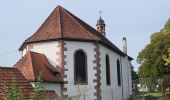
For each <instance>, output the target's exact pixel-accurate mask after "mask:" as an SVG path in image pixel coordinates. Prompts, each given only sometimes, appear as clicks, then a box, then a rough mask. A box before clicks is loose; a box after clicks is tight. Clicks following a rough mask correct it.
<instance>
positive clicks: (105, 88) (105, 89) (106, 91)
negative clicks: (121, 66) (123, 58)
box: [100, 45, 122, 100]
mask: <svg viewBox="0 0 170 100" xmlns="http://www.w3.org/2000/svg"><path fill="white" fill-rule="evenodd" d="M106 54H108V55H109V60H110V78H111V85H107V84H106V62H105V58H106ZM100 58H101V68H102V69H101V89H102V99H103V100H122V88H121V87H120V86H118V82H117V59H120V56H119V55H118V54H116V53H114V52H113V51H111V50H110V49H108V48H106V47H104V46H102V45H100Z"/></svg>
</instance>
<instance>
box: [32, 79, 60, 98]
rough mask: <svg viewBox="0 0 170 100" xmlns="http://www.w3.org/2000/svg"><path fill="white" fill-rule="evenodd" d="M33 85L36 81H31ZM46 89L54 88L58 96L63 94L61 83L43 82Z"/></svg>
mask: <svg viewBox="0 0 170 100" xmlns="http://www.w3.org/2000/svg"><path fill="white" fill-rule="evenodd" d="M31 84H32V86H33V87H34V86H35V84H34V82H31ZM42 85H43V87H44V90H53V91H55V93H56V94H57V95H58V96H61V84H59V83H46V82H43V83H42Z"/></svg>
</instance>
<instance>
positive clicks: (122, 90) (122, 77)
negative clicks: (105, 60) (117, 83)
mask: <svg viewBox="0 0 170 100" xmlns="http://www.w3.org/2000/svg"><path fill="white" fill-rule="evenodd" d="M120 62H121V63H120V64H121V84H122V100H124V93H123V90H124V89H123V75H122V58H121V56H120Z"/></svg>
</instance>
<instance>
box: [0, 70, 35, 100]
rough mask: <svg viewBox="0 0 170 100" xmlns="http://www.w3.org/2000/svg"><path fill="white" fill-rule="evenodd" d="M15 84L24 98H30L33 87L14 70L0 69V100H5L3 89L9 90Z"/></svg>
mask: <svg viewBox="0 0 170 100" xmlns="http://www.w3.org/2000/svg"><path fill="white" fill-rule="evenodd" d="M13 82H15V83H16V85H17V87H18V88H19V89H20V90H21V92H22V93H23V95H24V96H25V97H31V94H32V90H33V87H32V85H31V84H30V83H29V82H28V81H27V80H26V79H25V77H24V76H23V75H22V74H21V73H20V71H19V70H18V69H16V68H6V67H0V100H6V99H5V98H6V97H5V94H4V92H3V90H4V88H11V85H12V84H15V83H13Z"/></svg>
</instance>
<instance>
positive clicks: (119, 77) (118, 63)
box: [117, 60, 121, 86]
mask: <svg viewBox="0 0 170 100" xmlns="http://www.w3.org/2000/svg"><path fill="white" fill-rule="evenodd" d="M117 82H118V86H121V72H120V62H119V60H117Z"/></svg>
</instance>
